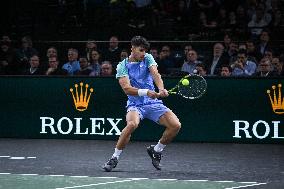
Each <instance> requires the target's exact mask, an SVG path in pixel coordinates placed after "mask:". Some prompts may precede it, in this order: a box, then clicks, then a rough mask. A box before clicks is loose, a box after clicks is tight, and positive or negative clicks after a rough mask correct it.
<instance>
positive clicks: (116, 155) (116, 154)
mask: <svg viewBox="0 0 284 189" xmlns="http://www.w3.org/2000/svg"><path fill="white" fill-rule="evenodd" d="M121 152H122V150H119V149H117V148H115V149H114V153H113V155H112V157H116V158H117V159H118V158H119V156H120V154H121Z"/></svg>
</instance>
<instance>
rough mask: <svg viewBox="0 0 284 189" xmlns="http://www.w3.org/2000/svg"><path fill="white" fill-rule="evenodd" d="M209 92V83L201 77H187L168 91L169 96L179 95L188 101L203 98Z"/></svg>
mask: <svg viewBox="0 0 284 189" xmlns="http://www.w3.org/2000/svg"><path fill="white" fill-rule="evenodd" d="M206 90H207V82H206V80H205V79H204V78H203V77H202V76H200V75H195V74H194V75H187V76H185V77H183V78H182V79H181V80H180V81H179V82H178V84H177V85H176V86H175V87H174V88H172V89H170V90H168V92H169V94H177V95H180V96H182V97H184V98H187V99H196V98H200V97H202V96H203V95H204V94H205V92H206Z"/></svg>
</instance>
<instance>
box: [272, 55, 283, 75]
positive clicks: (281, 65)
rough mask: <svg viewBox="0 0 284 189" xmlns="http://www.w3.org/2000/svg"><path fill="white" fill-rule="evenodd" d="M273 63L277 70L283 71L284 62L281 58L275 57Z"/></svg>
mask: <svg viewBox="0 0 284 189" xmlns="http://www.w3.org/2000/svg"><path fill="white" fill-rule="evenodd" d="M271 64H272V66H273V68H274V70H275V71H276V72H278V73H281V71H282V68H283V64H281V62H280V60H279V58H273V59H272V62H271Z"/></svg>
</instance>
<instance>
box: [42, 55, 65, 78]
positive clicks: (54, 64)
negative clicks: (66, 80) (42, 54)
mask: <svg viewBox="0 0 284 189" xmlns="http://www.w3.org/2000/svg"><path fill="white" fill-rule="evenodd" d="M58 65H59V61H58V57H57V56H50V57H49V58H48V68H47V70H46V71H45V75H67V74H68V73H67V70H62V69H60V67H59V66H58Z"/></svg>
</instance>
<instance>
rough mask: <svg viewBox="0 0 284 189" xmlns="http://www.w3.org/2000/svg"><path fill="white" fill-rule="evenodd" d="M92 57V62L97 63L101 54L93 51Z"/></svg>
mask: <svg viewBox="0 0 284 189" xmlns="http://www.w3.org/2000/svg"><path fill="white" fill-rule="evenodd" d="M91 57H92V58H91V60H92V61H94V62H97V61H99V59H100V54H99V53H98V51H95V50H93V51H92V52H91Z"/></svg>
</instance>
